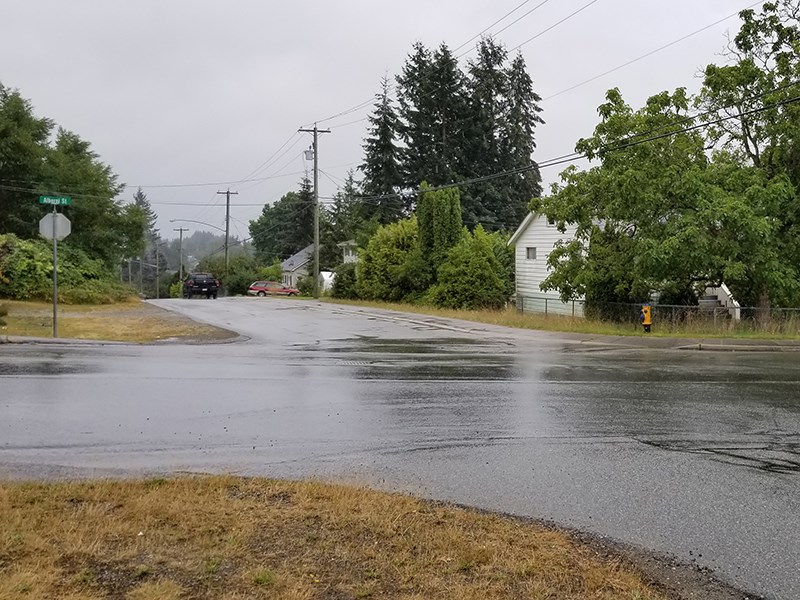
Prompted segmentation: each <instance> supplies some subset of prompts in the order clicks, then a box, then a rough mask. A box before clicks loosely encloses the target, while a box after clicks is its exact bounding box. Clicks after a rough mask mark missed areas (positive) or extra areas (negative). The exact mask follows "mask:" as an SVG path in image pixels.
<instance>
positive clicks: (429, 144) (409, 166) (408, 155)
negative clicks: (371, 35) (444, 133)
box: [397, 42, 439, 190]
mask: <svg viewBox="0 0 800 600" xmlns="http://www.w3.org/2000/svg"><path fill="white" fill-rule="evenodd" d="M432 69H433V65H432V57H431V53H430V50H428V49H427V48H426V47H425V46H423V45H422V44H421V43H419V42H417V43H416V44H414V51H413V52H412V54H410V55H409V56H408V58H407V59H406V62H405V64H404V65H403V71H402V73H401V74H400V75H398V76H397V101H398V104H399V110H398V114H399V116H400V119H401V123H400V127H399V128H398V131H399V133H400V139H401V140H402V142H403V148H402V149H401V151H400V157H401V173H402V178H403V187H405V188H406V189H408V190H415V189H417V187H418V186H419V184H420V182H422V181H429V182H431V183H434V184H438V183H439V180H438V178H437V177H435V176H434V174H433V173H432V172H431V165H433V164H435V162H436V159H435V137H434V136H435V131H436V128H435V123H434V121H433V115H432V114H431V111H430V110H429V107H430V101H431V97H432V95H433V88H432V85H431V71H432Z"/></svg>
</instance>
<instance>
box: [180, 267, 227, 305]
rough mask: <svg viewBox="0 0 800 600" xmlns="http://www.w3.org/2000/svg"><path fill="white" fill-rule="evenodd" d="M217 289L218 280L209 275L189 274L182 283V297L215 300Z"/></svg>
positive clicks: (218, 285) (218, 286)
mask: <svg viewBox="0 0 800 600" xmlns="http://www.w3.org/2000/svg"><path fill="white" fill-rule="evenodd" d="M219 288H220V284H219V280H218V279H217V278H215V277H214V276H213V275H212V274H211V273H190V274H189V277H187V278H186V281H184V282H183V297H184V298H189V299H191V298H192V296H205V297H206V298H214V299H215V300H216V298H217V292H218V291H219Z"/></svg>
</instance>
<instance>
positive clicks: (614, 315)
mask: <svg viewBox="0 0 800 600" xmlns="http://www.w3.org/2000/svg"><path fill="white" fill-rule="evenodd" d="M516 304H517V310H518V311H520V312H523V313H535V314H540V315H546V316H553V317H554V318H565V317H566V318H586V319H593V320H597V321H608V322H614V323H623V324H625V323H628V324H631V325H632V326H634V325H639V323H640V319H639V317H640V314H641V309H642V304H634V303H624V302H587V301H585V300H570V301H567V302H563V301H561V300H560V299H559V298H554V297H548V296H521V297H517V301H516ZM650 306H651V314H652V323H653V325H652V327H653V330H659V331H681V332H694V333H704V332H711V333H715V332H716V333H722V332H737V331H741V332H746V331H760V332H766V333H776V334H800V308H756V307H746V306H743V307H739V306H737V307H735V308H732V307H724V306H719V305H713V304H708V303H701V304H700V305H683V304H650Z"/></svg>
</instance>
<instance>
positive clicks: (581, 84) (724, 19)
mask: <svg viewBox="0 0 800 600" xmlns="http://www.w3.org/2000/svg"><path fill="white" fill-rule="evenodd" d="M761 2H762V0H759V1H758V2H754V3H753V4H751V5H749V6H746V7H745V8H743V9H742V10H747V9H750V8H753V7H754V6H757V5H759V4H761ZM740 12H741V11H736V12H735V13H731V14H729V15H728V16H727V17H724V18H722V19H719V20H717V21H714V22H713V23H710V24H708V25H706V26H705V27H701V28H700V29H696V30H695V31H693V32H691V33H687V34H686V35H684V36H682V37H679V38H678V39H676V40H672V41H671V42H669V43H668V44H664V45H663V46H659V47H658V48H656V49H655V50H651V51H650V52H647V53H645V54H642V55H641V56H637V57H636V58H634V59H632V60H629V61H627V62H624V63H622V64H621V65H618V66H616V67H614V68H613V69H609V70H608V71H604V72H603V73H600V74H599V75H595V76H594V77H590V78H589V79H586V80H584V81H581V82H580V83H576V84H575V85H572V86H570V87H568V88H564V89H563V90H561V91H558V92H556V93H554V94H550V95H549V96H547V97H545V98H542V102H546V101H548V100H552V99H553V98H556V97H557V96H560V95H561V94H566V93H567V92H571V91H572V90H576V89H578V88H579V87H583V86H584V85H586V84H587V83H591V82H592V81H596V80H598V79H600V78H602V77H605V76H606V75H610V74H611V73H615V72H616V71H619V70H620V69H624V68H625V67H628V66H630V65H632V64H634V63H637V62H639V61H640V60H643V59H645V58H648V57H650V56H653V55H654V54H656V53H658V52H661V51H662V50H666V49H667V48H671V47H672V46H674V45H675V44H678V43H680V42H682V41H684V40H688V39H689V38H690V37H693V36H695V35H697V34H698V33H702V32H704V31H706V30H707V29H711V28H712V27H714V26H715V25H719V24H720V23H724V22H725V21H727V20H728V19H732V18H733V17H736V16H738V15H739V13H740Z"/></svg>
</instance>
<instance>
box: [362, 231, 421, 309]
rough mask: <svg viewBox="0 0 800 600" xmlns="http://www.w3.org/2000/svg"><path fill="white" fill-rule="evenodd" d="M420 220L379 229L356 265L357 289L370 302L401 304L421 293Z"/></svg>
mask: <svg viewBox="0 0 800 600" xmlns="http://www.w3.org/2000/svg"><path fill="white" fill-rule="evenodd" d="M419 264H420V249H419V245H418V228H417V219H416V217H411V218H410V219H404V220H402V221H397V222H395V223H390V224H389V225H386V226H384V227H379V228H378V230H377V231H376V232H375V235H373V236H372V237H371V238H370V240H369V243H368V244H367V247H366V248H364V250H363V251H362V252H361V255H360V260H359V262H358V264H357V266H356V280H357V281H356V290H357V291H358V295H359V296H360V297H361V298H366V299H367V300H386V301H389V302H397V301H401V300H408V299H411V298H414V297H416V296H418V295H420V294H421V292H422V291H423V290H424V288H425V281H424V280H423V278H421V277H420V276H419V272H418V268H419Z"/></svg>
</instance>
